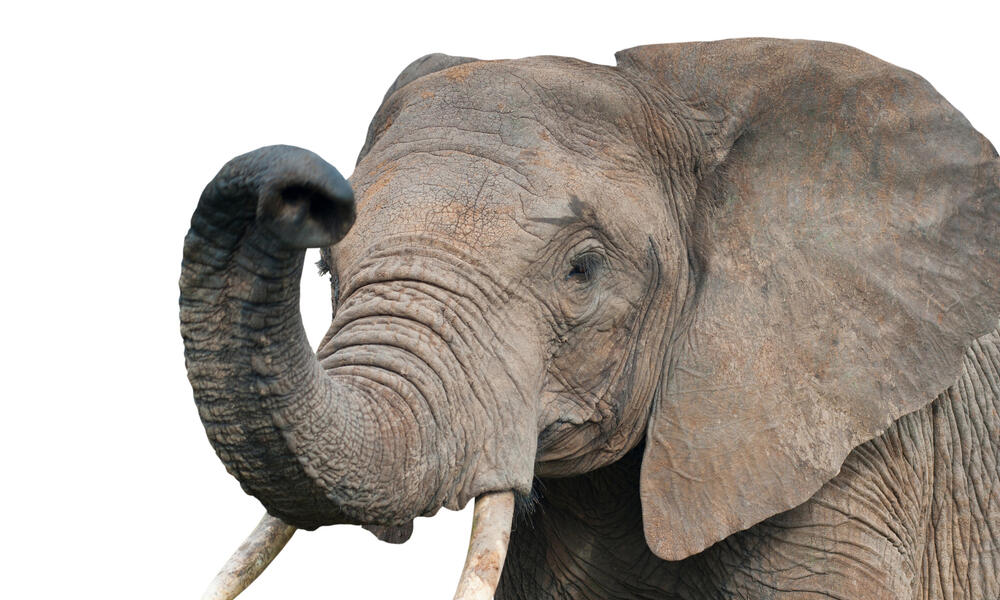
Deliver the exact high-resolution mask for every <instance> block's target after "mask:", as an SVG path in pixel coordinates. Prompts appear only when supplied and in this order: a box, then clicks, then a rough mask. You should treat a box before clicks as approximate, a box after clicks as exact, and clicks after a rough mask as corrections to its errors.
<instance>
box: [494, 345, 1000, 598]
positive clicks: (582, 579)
mask: <svg viewBox="0 0 1000 600" xmlns="http://www.w3.org/2000/svg"><path fill="white" fill-rule="evenodd" d="M641 458H642V449H641V448H638V449H636V450H635V451H633V452H632V453H630V454H629V455H628V456H626V457H625V458H623V459H622V460H621V461H619V462H617V463H615V464H614V465H611V466H608V467H605V468H603V469H600V470H597V471H594V472H591V473H588V474H586V475H582V476H579V477H574V478H566V479H553V480H543V481H540V482H539V484H538V485H539V487H540V488H541V491H540V492H539V496H540V500H539V503H538V506H537V507H535V509H534V511H533V512H532V514H531V515H529V516H526V517H525V518H524V520H523V521H522V522H520V523H518V524H516V525H515V529H514V533H513V538H512V540H511V548H510V551H509V553H508V559H507V560H508V568H507V569H506V570H505V571H504V576H503V579H502V580H501V585H500V588H499V589H498V594H497V598H504V599H508V598H521V599H529V598H531V599H535V598H539V599H540V598H579V599H584V598H588V599H591V598H592V599H597V598H601V599H610V598H619V599H632V598H648V599H653V598H669V599H676V600H681V599H683V600H716V599H722V598H732V599H734V600H736V599H744V598H753V599H755V600H766V599H771V598H774V599H782V598H838V599H845V600H846V599H853V598H873V599H874V598H879V599H882V598H885V599H888V598H893V599H904V598H905V599H914V600H916V599H921V600H930V599H945V598H948V599H955V600H957V599H969V600H971V599H980V598H983V599H985V598H996V597H998V596H1000V501H998V500H1000V499H998V495H997V490H998V488H1000V469H998V464H1000V332H998V331H994V332H992V333H990V334H989V335H987V336H984V337H982V338H980V339H979V340H978V341H977V342H976V343H975V344H974V345H973V346H972V347H971V348H970V349H969V350H968V352H967V353H966V356H965V361H964V363H963V370H962V375H961V377H960V378H959V380H958V382H956V384H955V385H953V386H952V387H951V388H949V389H948V390H947V391H946V392H944V393H943V394H941V395H940V396H938V397H937V399H935V400H934V401H933V402H932V403H930V404H929V405H927V406H925V407H924V408H921V409H919V410H917V411H915V412H913V413H910V414H908V415H906V416H904V417H902V418H901V419H899V420H898V421H896V422H895V423H893V425H892V426H891V427H889V429H888V430H887V431H886V432H885V433H884V434H882V435H881V436H879V437H877V438H874V439H872V440H870V441H869V442H866V443H864V444H862V445H861V446H858V447H857V448H855V449H854V450H853V451H852V452H851V454H849V455H848V457H847V460H845V461H844V466H843V468H842V470H841V472H840V474H839V475H837V476H836V477H834V478H833V479H831V480H830V481H828V482H827V483H826V484H825V485H824V486H823V487H822V488H821V489H820V490H819V491H818V492H817V493H816V494H815V495H814V496H813V497H812V498H810V499H809V500H808V501H806V502H805V503H804V504H802V505H800V506H797V507H795V508H793V509H791V510H789V511H786V512H784V513H780V514H777V515H775V516H773V517H770V518H769V519H766V520H764V521H762V522H761V523H758V524H757V525H754V526H753V527H751V528H749V529H747V530H745V531H741V532H739V533H736V534H734V535H732V536H730V537H728V538H726V539H724V540H722V541H720V542H718V543H716V544H715V545H713V546H712V547H710V548H708V549H706V550H705V551H703V552H701V553H699V554H697V555H694V556H691V557H689V558H686V559H684V560H682V561H675V562H668V561H664V560H662V559H660V558H658V557H657V556H656V555H654V554H653V553H652V552H650V551H649V548H648V547H647V546H646V545H645V541H644V538H643V532H642V510H641V506H640V502H639V496H638V494H637V493H636V490H637V489H638V481H639V467H640V464H641ZM581 499H582V500H581Z"/></svg>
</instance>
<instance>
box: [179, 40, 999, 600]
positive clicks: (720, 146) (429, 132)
mask: <svg viewBox="0 0 1000 600" xmlns="http://www.w3.org/2000/svg"><path fill="white" fill-rule="evenodd" d="M616 57H617V64H616V65H615V66H613V67H612V66H605V65H595V64H590V63H585V62H582V61H578V60H574V59H568V58H560V57H535V58H527V59H520V60H511V61H477V60H474V59H470V58H462V57H448V56H444V55H430V56H427V57H424V58H422V59H419V60H417V61H416V62H414V63H413V64H412V65H410V67H408V68H407V69H406V70H404V71H403V73H402V74H401V75H400V76H399V78H398V79H397V80H396V82H395V83H394V84H393V85H392V86H391V87H390V89H389V92H388V93H387V94H386V97H385V99H384V101H383V103H382V106H381V107H380V108H379V110H378V111H377V113H376V115H375V117H374V119H373V120H372V123H371V126H370V128H369V131H368V137H367V140H366V142H365V145H364V147H363V149H362V151H361V154H360V156H359V159H358V164H357V166H356V168H355V171H354V173H353V174H352V176H351V178H350V181H349V182H348V181H347V180H345V179H344V178H343V177H342V176H341V175H340V173H339V172H337V171H336V169H334V168H333V167H332V166H331V165H329V164H327V163H326V162H325V161H323V160H322V159H321V158H319V157H318V156H316V155H315V154H312V153H311V152H308V151H306V150H303V149H299V148H293V147H288V146H276V147H268V148H262V149H260V150H257V151H254V152H251V153H248V154H245V155H243V156H240V157H237V158H236V159H233V160H232V161H230V163H228V164H227V165H226V166H225V167H223V169H222V170H221V171H220V172H219V174H218V175H217V176H216V178H215V179H214V180H213V181H212V182H211V183H210V184H209V185H208V186H207V187H206V189H205V191H204V192H203V194H202V197H201V200H200V202H199V205H198V208H197V209H196V211H195V214H194V216H193V218H192V224H191V229H190V231H189V233H188V236H187V238H186V240H185V247H184V263H183V269H182V275H181V301H180V303H181V329H182V333H183V336H184V341H185V356H186V360H187V367H188V375H189V379H190V381H191V384H192V388H193V389H194V396H195V401H196V403H197V405H198V409H199V414H200V416H201V418H202V421H203V422H204V424H205V428H206V432H207V433H208V436H209V439H210V441H211V442H212V444H213V446H214V448H215V450H216V452H217V454H218V455H219V458H220V459H221V460H222V461H223V462H224V463H225V465H226V467H227V469H228V470H229V471H230V473H232V474H233V475H234V476H235V477H236V478H237V479H239V481H240V483H241V485H242V486H243V488H244V490H245V491H247V493H249V494H252V495H253V496H255V497H256V498H258V499H259V500H260V501H261V503H262V504H263V505H264V507H265V508H266V509H267V511H268V512H269V513H270V515H271V516H272V518H273V519H274V520H275V521H280V522H281V525H280V527H277V528H272V529H270V530H269V531H272V532H274V531H278V532H281V531H284V532H285V533H286V534H287V526H289V525H290V526H294V527H300V528H306V529H314V528H316V527H320V526H324V525H334V524H360V525H364V526H366V527H367V528H369V529H370V530H371V531H372V532H373V533H375V534H376V535H378V536H379V537H380V538H382V539H384V540H386V541H393V542H401V541H405V539H406V538H407V537H408V536H409V533H410V531H411V528H412V521H413V519H414V518H416V517H418V516H426V515H432V514H434V513H435V512H436V511H438V510H439V509H440V508H442V507H445V508H452V509H458V508H461V507H462V506H464V505H465V504H466V503H467V502H469V501H470V500H471V499H473V498H477V499H480V498H493V499H497V498H502V500H500V499H498V500H496V502H497V504H489V505H486V504H484V505H483V507H482V512H484V513H488V514H490V515H493V517H491V518H494V517H495V518H498V519H506V520H507V523H508V526H509V520H510V519H509V515H510V514H512V513H513V508H512V507H513V506H514V504H515V502H514V498H515V497H516V498H518V499H519V502H518V505H519V506H520V507H521V510H520V511H518V512H519V514H518V517H517V519H516V524H515V528H514V531H513V534H512V536H511V538H510V552H509V558H508V561H507V566H506V568H504V569H503V575H502V580H501V581H500V583H499V588H498V591H497V597H498V598H523V599H528V598H562V597H566V598H593V599H598V598H654V597H659V598H678V599H685V600H698V599H701V598H705V599H708V598H754V599H758V598H809V597H833V598H844V599H847V598H851V599H854V598H941V599H948V600H951V599H956V598H965V599H969V600H972V599H993V598H996V597H997V596H998V594H1000V581H998V576H997V573H998V571H1000V569H998V567H1000V550H998V548H1000V537H998V536H1000V508H998V505H1000V481H998V480H1000V475H998V472H997V465H998V461H1000V456H998V454H997V453H998V450H1000V439H998V437H1000V418H998V415H997V409H998V404H1000V402H998V392H1000V350H998V337H997V333H996V328H997V322H998V318H1000V243H998V240H1000V160H998V155H997V152H996V149H995V148H994V147H993V146H992V145H991V144H990V142H989V141H988V140H986V139H985V138H984V137H983V136H982V135H980V134H979V133H978V132H976V131H975V129H973V127H972V125H971V124H970V123H969V122H968V121H967V120H966V119H965V118H964V117H963V116H962V115H961V113H959V112H958V111H957V110H956V109H955V108H954V107H953V106H951V105H950V104H949V103H948V102H947V101H946V100H945V99H944V98H942V97H941V96H940V94H938V93H937V92H936V91H935V90H934V88H933V87H931V85H930V84H929V83H927V82H926V81H924V80H923V79H922V78H920V77H919V76H917V75H915V74H913V73H911V72H909V71H905V70H903V69H900V68H898V67H895V66H893V65H889V64H887V63H885V62H883V61H880V60H878V59H876V58H874V57H872V56H870V55H867V54H865V53H863V52H860V51H858V50H855V49H853V48H849V47H846V46H841V45H837V44H829V43H820V42H808V41H801V40H770V39H749V40H724V41H719V42H706V43H693V44H666V45H658V46H643V47H639V48H633V49H630V50H625V51H622V52H620V53H618V54H617V55H616ZM309 247H319V248H320V249H321V256H322V261H321V263H322V267H321V269H322V271H323V272H324V273H328V274H329V276H330V279H331V305H332V312H333V320H332V322H331V325H330V329H329V331H328V332H327V334H326V336H325V337H324V339H323V340H322V342H321V343H320V345H319V348H318V350H317V351H316V352H315V353H314V352H313V350H312V349H311V348H310V347H309V345H308V341H307V340H306V337H305V334H304V332H303V330H302V323H301V318H300V316H299V314H298V293H299V287H298V286H299V277H300V275H301V269H302V262H303V258H304V255H305V249H306V248H309ZM490 506H492V507H494V508H495V510H494V509H490V508H489V507H490ZM496 507H500V508H496ZM508 508H509V509H510V510H508ZM497 515H499V516H497ZM504 515H506V516H504ZM265 521H266V520H265ZM484 523H485V521H477V524H478V525H477V526H481V527H479V528H480V529H481V530H483V531H491V532H493V533H491V534H490V535H493V536H494V537H497V538H498V539H497V540H494V541H495V542H496V543H495V544H494V543H492V542H482V541H481V540H480V541H475V539H474V542H475V543H474V544H473V547H484V548H492V549H493V550H491V551H495V550H496V548H500V547H505V546H504V544H505V535H504V531H505V530H504V528H503V527H498V526H495V525H496V523H494V522H493V521H490V522H489V523H487V524H485V525H484ZM282 528H284V529H282ZM265 529H267V528H266V527H265ZM288 535H290V534H288ZM272 537H274V536H272ZM278 537H280V536H278ZM282 539H284V540H287V535H286V536H285V537H283V538H282ZM480 542H482V543H480ZM249 546H253V544H250V545H249ZM249 546H248V547H249ZM275 551H276V550H275ZM474 558H475V557H472V558H470V563H469V564H470V565H473V566H472V568H471V572H472V575H471V576H472V577H479V578H480V579H481V580H483V581H485V579H489V577H486V576H484V575H482V574H481V573H479V571H477V570H476V569H477V567H476V564H477V563H476V561H475V560H473V559H474ZM480 558H482V557H480ZM484 560H485V559H484ZM502 561H503V555H502V552H500V553H499V555H498V556H494V557H493V560H492V561H489V565H487V566H488V568H486V567H484V568H486V571H489V572H490V573H493V575H495V577H494V578H493V579H494V581H495V579H496V578H500V565H502V564H503V563H502ZM258 562H259V561H258ZM484 572H485V571H484ZM477 573H478V574H477ZM493 575H491V576H490V577H493ZM484 578H485V579H484ZM463 581H465V580H463ZM478 581H479V580H477V582H474V583H472V584H468V585H466V584H464V583H463V586H465V588H468V589H473V588H475V589H479V590H480V591H481V592H482V593H483V594H487V595H488V593H490V592H492V590H490V589H488V588H490V586H492V585H495V582H494V583H490V582H487V583H485V584H483V583H482V582H478ZM477 586H478V587H477ZM483 586H485V587H483ZM465 588H463V589H465ZM483 597H485V596H483Z"/></svg>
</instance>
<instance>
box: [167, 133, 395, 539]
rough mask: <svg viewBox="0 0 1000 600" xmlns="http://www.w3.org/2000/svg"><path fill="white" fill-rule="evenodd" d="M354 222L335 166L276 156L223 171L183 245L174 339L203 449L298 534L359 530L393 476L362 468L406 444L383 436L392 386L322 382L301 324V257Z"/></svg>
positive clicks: (263, 152) (260, 153)
mask: <svg viewBox="0 0 1000 600" xmlns="http://www.w3.org/2000/svg"><path fill="white" fill-rule="evenodd" d="M353 220H354V198H353V194H352V192H351V189H350V186H349V185H348V183H347V182H346V181H345V180H344V179H343V177H341V176H340V174H339V173H337V171H336V170H335V169H334V168H333V167H331V166H330V165H328V164H327V163H326V162H324V161H323V160H322V159H320V158H319V157H317V156H316V155H314V154H312V153H311V152H308V151H305V150H301V149H298V148H292V147H282V146H274V147H268V148H262V149H260V150H257V151H254V152H251V153H249V154H245V155H243V156H240V157H238V158H236V159H234V160H232V161H231V162H229V163H228V164H227V165H226V166H225V167H223V169H222V170H221V171H220V172H219V174H218V175H217V176H216V177H215V179H214V180H213V181H212V182H211V183H210V184H209V185H208V186H207V187H206V189H205V191H204V193H203V194H202V197H201V200H200V202H199V204H198V208H197V210H196V211H195V214H194V216H193V217H192V220H191V229H190V231H189V232H188V234H187V237H186V238H185V242H184V259H183V265H182V273H181V279H180V291H181V296H180V307H181V333H182V335H183V338H184V347H185V362H186V365H187V370H188V378H189V379H190V382H191V386H192V388H193V390H194V397H195V402H196V403H197V405H198V410H199V413H200V416H201V419H202V421H203V423H204V426H205V430H206V432H207V434H208V437H209V440H210V441H211V443H212V445H213V447H214V448H215V451H216V452H217V454H218V455H219V457H220V458H221V459H222V461H223V463H224V464H225V465H226V468H227V470H228V471H229V472H230V473H231V474H233V475H234V476H235V477H236V478H237V479H238V480H239V481H240V483H241V485H242V486H243V489H244V490H245V491H246V492H247V493H249V494H252V495H253V496H255V497H257V498H258V499H259V500H260V501H261V502H262V503H263V504H264V506H265V508H267V510H268V512H269V513H270V514H272V515H274V516H277V517H279V518H281V519H282V520H284V521H285V522H287V523H289V524H291V525H295V526H297V527H302V528H309V529H312V528H316V527H318V526H320V525H325V524H333V523H340V522H358V521H359V520H362V518H363V517H362V516H361V515H359V514H357V512H356V511H352V510H351V508H352V507H356V506H360V505H363V503H364V501H365V500H364V499H365V498H371V497H376V498H378V497H382V498H392V497H393V494H392V493H391V486H392V475H391V474H389V475H387V474H385V473H372V472H370V471H371V470H372V469H371V465H373V464H376V463H377V462H378V460H379V457H380V456H385V455H391V454H393V453H394V450H395V449H396V448H397V447H398V445H399V444H404V445H405V444H406V443H407V442H408V441H410V442H412V440H407V439H406V436H405V435H398V432H391V431H386V429H387V428H386V427H385V423H386V422H392V421H393V419H387V418H385V417H386V415H385V414H384V413H385V412H386V410H388V409H387V408H386V407H391V406H392V405H394V404H397V405H398V404H399V400H398V399H396V398H393V397H392V396H393V395H394V394H395V393H396V392H394V391H393V386H384V385H383V386H375V385H367V386H365V385H362V384H360V383H358V382H357V381H356V380H352V379H350V378H346V377H338V378H334V377H330V376H328V375H327V374H326V373H325V372H324V371H323V369H322V368H321V367H320V365H319V363H318V362H317V360H316V358H315V355H314V354H313V352H312V350H311V348H310V347H309V343H308V341H307V338H306V335H305V331H304V330H303V326H302V321H301V318H300V316H299V311H298V304H299V279H300V275H301V270H302V263H303V259H304V253H305V248H306V247H311V246H319V245H330V244H333V243H336V242H337V241H339V239H340V238H341V237H343V235H344V234H345V233H346V232H347V230H348V229H349V228H350V226H351V224H352V223H353ZM395 421H398V419H395ZM411 518H412V515H411Z"/></svg>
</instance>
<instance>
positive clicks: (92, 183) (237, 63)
mask: <svg viewBox="0 0 1000 600" xmlns="http://www.w3.org/2000/svg"><path fill="white" fill-rule="evenodd" d="M8 4H13V3H8ZM19 4H20V5H21V8H9V7H8V8H4V9H2V11H0V69H2V71H0V124H2V129H0V177H2V192H3V197H2V204H0V228H2V231H0V244H2V252H0V257H2V260H3V263H2V279H0V281H2V284H0V286H2V287H0V290H2V294H0V302H2V303H3V312H2V313H0V315H2V331H0V336H2V339H0V342H2V345H0V351H2V352H3V355H4V356H3V361H2V363H0V364H2V365H3V372H4V373H3V377H2V379H0V399H2V403H0V407H2V411H3V412H2V417H0V427H2V432H0V445H2V447H0V457H2V458H0V460H2V461H3V462H2V466H3V469H2V479H0V509H2V516H0V518H2V522H3V527H2V529H0V532H2V533H0V573H3V575H2V576H0V596H2V597H6V598H15V597H16V598H49V597H62V598H77V597H86V598H90V597H93V598H97V597H100V598H134V597H141V598H171V599H181V598H196V597H198V596H199V595H200V593H201V590H202V588H203V586H204V585H205V584H206V583H207V581H208V580H209V579H210V578H211V577H212V575H214V573H215V571H216V569H217V568H218V567H219V566H221V564H222V563H223V562H224V560H225V559H226V558H227V557H228V555H229V553H230V552H231V551H232V550H233V549H234V548H235V547H236V546H237V544H238V543H239V542H240V541H241V540H242V538H243V536H244V535H245V534H246V533H248V532H249V530H250V529H251V528H252V527H253V525H254V524H255V523H256V521H257V519H258V518H259V517H260V515H261V513H262V509H261V508H260V506H259V505H258V504H257V502H256V501H255V500H253V499H252V498H250V497H248V496H245V495H244V494H243V492H242V491H241V490H240V488H239V486H238V485H237V483H236V481H235V480H233V479H232V478H231V477H229V476H228V475H227V474H226V473H225V470H224V469H223V467H222V465H221V463H220V462H219V461H218V460H217V458H216V457H215V455H214V453H213V452H212V450H211V448H210V446H209V444H208V442H207V440H206V438H205V435H204V432H203V430H202V427H201V425H200V423H199V421H198V418H197V414H196V411H195V408H194V404H193V402H192V400H191V390H190V387H189V386H188V383H187V379H186V377H185V373H184V367H183V357H182V349H181V339H180V335H179V333H178V324H177V296H178V290H177V278H178V273H179V265H180V253H181V242H182V238H183V236H184V233H185V231H186V229H187V222H188V219H189V218H190V215H191V211H192V210H193V208H194V206H195V203H196V201H197V199H198V195H199V193H200V191H201V189H202V187H203V186H204V184H205V183H207V182H208V181H209V180H210V179H211V178H212V176H213V175H214V174H215V172H216V171H217V170H218V169H219V167H220V166H221V165H222V164H223V163H224V162H225V161H226V160H228V159H229V158H231V157H233V156H235V155H237V154H240V153H243V152H245V151H248V150H251V149H253V148H257V147H259V146H263V145H267V144H274V143H286V144H294V145H299V146H303V147H306V148H310V149H312V150H314V151H316V152H318V153H319V154H320V155H322V156H324V157H325V158H326V159H327V160H329V161H330V162H331V163H333V164H334V165H336V166H338V167H339V168H340V169H341V170H342V172H343V173H344V175H345V176H346V175H349V174H350V171H351V169H352V167H353V165H354V160H355V157H356V155H357V152H358V150H359V149H360V147H361V144H362V142H363V141H364V136H365V130H366V128H367V125H368V121H369V119H370V118H371V116H372V114H373V113H374V111H375V110H376V108H377V107H378V104H379V101H380V100H381V98H382V95H383V93H384V92H385V90H386V88H387V87H388V85H389V84H390V83H391V82H392V81H393V79H394V78H395V77H396V75H397V74H398V72H399V71H400V70H401V69H402V68H403V67H405V66H406V65H407V64H408V63H409V62H410V61H411V60H413V59H415V58H417V57H419V56H421V55H423V54H426V53H429V52H446V53H450V54H458V55H466V56H474V57H479V58H514V57H521V56H529V55H537V54H557V55H565V56H574V57H577V58H581V59H585V60H589V61H592V62H599V63H613V53H614V52H615V51H616V50H619V49H623V48H627V47H631V46H635V45H640V44H646V43H658V42H679V41H692V40H710V39H719V38H725V37H742V36H775V37H800V38H811V39H823V40H833V41H839V42H844V43H847V44H851V45H854V46H856V47H859V48H861V49H863V50H866V51H868V52H870V53H872V54H875V55H876V56H879V57H881V58H884V59H886V60H889V61H890V62H893V63H896V64H898V65H900V66H903V67H906V68H909V69H911V70H914V71H916V72H918V73H920V74H921V75H923V76H924V77H926V78H927V79H928V80H929V81H930V82H931V83H933V84H934V85H935V86H936V87H937V89H938V90H939V91H940V92H941V93H942V94H943V95H944V96H945V97H946V98H948V99H949V100H950V101H951V102H952V103H953V104H954V105H955V106H957V107H958V108H959V110H961V111H962V112H964V114H965V115H966V116H967V117H968V118H969V120H970V121H972V123H973V124H974V125H975V126H976V127H977V128H978V129H979V130H980V131H982V132H983V133H984V134H985V135H986V136H987V137H989V138H990V139H992V140H993V141H994V143H1000V102H998V97H1000V86H998V83H997V79H996V78H997V71H998V66H997V42H996V38H997V35H998V27H997V23H998V20H1000V19H998V17H1000V8H998V4H1000V3H997V2H993V1H991V2H980V3H968V4H963V3H960V2H947V3H940V4H937V5H936V6H934V7H932V8H919V7H918V3H913V2H903V3H899V4H898V5H896V6H893V7H885V8H883V7H882V4H881V3H876V2H872V1H869V2H844V1H840V0H837V1H832V0H830V1H826V2H802V1H798V2H790V3H785V4H780V5H779V4H772V5H766V4H765V3H761V2H738V3H733V4H732V5H731V6H727V5H726V3H724V2H718V1H714V2H693V1H692V2H686V3H683V4H679V5H671V4H670V3H668V2H665V1H660V2H655V3H654V2H651V3H649V4H648V6H643V5H641V4H637V3H631V2H626V1H624V0H609V1H607V2H605V3H601V4H596V3H594V4H590V3H580V2H574V3H567V7H566V8H558V9H557V8H547V4H546V3H544V2H541V1H540V0H536V1H533V2H512V1H505V2H498V3H495V2H490V3H482V4H480V3H477V2H472V1H468V2H455V3H448V4H445V3H434V2H421V1H414V2H409V3H406V4H405V5H404V6H401V7H399V8H394V7H392V6H390V5H388V4H386V3H381V2H357V3H350V4H346V3H345V4H341V5H340V6H339V7H337V8H334V6H336V4H337V3H334V2H326V3H314V4H306V3H297V2H287V1H286V2H280V3H278V2H275V3H270V4H264V3H259V2H224V3H209V2H203V3H197V4H195V3H190V4H189V3H184V2H164V3H158V4H159V6H160V8H148V7H144V6H145V5H146V4H152V3H141V2H129V3H120V4H110V3H107V2H73V3H69V2H67V3H45V2H35V3H31V4H30V8H26V7H28V6H29V4H28V3H27V2H23V3H19ZM977 5H978V7H977ZM309 260H310V261H312V260H315V257H313V256H310V257H309ZM328 299H329V294H328V291H327V283H326V281H325V280H323V279H321V278H320V277H318V276H316V275H315V274H314V271H313V270H312V269H311V268H309V269H306V276H305V282H304V290H303V311H304V315H305V321H306V327H307V331H308V332H309V335H310V338H311V339H312V340H313V341H316V340H318V339H319V337H320V336H321V335H322V333H323V332H324V331H325V328H326V325H327V318H328V315H329V307H328V305H327V303H328V301H329V300H328ZM470 520H471V512H470V510H469V509H466V510H465V511H463V512H461V513H450V512H447V511H442V512H441V513H440V514H439V515H438V516H437V517H435V518H434V519H419V520H418V521H417V523H416V532H415V535H414V537H413V539H412V540H411V541H410V542H408V543H407V544H405V545H403V546H390V545H387V544H382V543H380V542H378V541H377V540H376V539H375V538H374V537H372V536H371V535H370V534H368V533H367V532H364V531H362V530H361V529H360V528H355V527H339V528H326V529H322V530H320V531H318V532H315V533H299V534H297V535H296V536H295V537H294V538H293V539H292V541H291V543H290V544H289V546H288V547H287V548H286V550H285V552H284V553H283V554H282V555H281V556H279V557H278V559H277V560H276V561H275V563H274V564H273V565H272V566H271V568H270V569H269V570H268V571H267V572H266V573H265V574H264V575H263V576H262V577H261V578H260V580H259V581H258V582H257V583H256V584H255V585H254V586H252V587H251V589H250V590H249V591H248V592H246V594H245V596H244V597H246V598H289V597H295V596H299V597H304V598H330V599H333V598H337V599H340V598H397V597H407V598H448V597H450V595H451V593H452V592H453V590H454V585H455V583H456V581H457V576H458V573H459V571H460V569H461V565H462V561H463V558H464V550H465V542H466V540H467V536H468V527H469V523H470Z"/></svg>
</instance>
